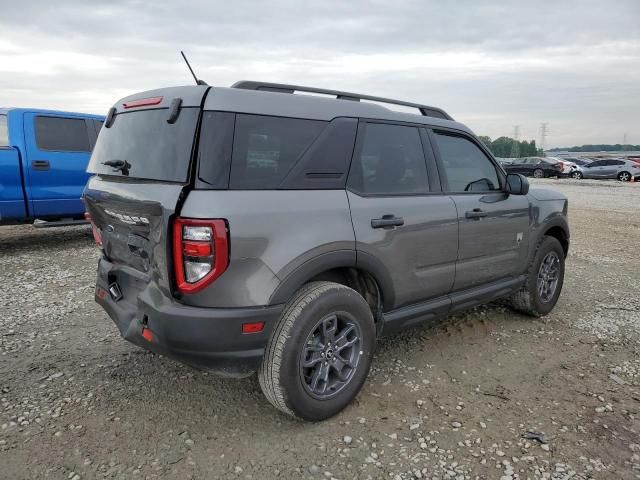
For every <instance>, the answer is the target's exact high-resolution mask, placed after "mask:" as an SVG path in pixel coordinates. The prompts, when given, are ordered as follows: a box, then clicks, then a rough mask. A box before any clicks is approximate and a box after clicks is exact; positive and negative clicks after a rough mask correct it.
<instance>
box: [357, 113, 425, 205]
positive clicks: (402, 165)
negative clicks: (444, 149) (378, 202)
mask: <svg viewBox="0 0 640 480" xmlns="http://www.w3.org/2000/svg"><path fill="white" fill-rule="evenodd" d="M360 150H361V151H360V153H359V155H358V156H357V157H356V158H354V159H353V164H352V166H351V175H350V176H349V186H350V187H351V188H352V189H353V190H355V191H357V192H360V193H365V194H388V195H402V194H414V193H424V192H427V191H428V190H429V187H428V185H429V183H428V179H427V165H426V163H425V160H424V152H423V150H422V142H421V141H420V133H419V131H418V129H417V128H414V127H404V126H400V125H385V124H381V123H368V124H366V126H365V129H364V138H363V140H362V148H361V149H360Z"/></svg>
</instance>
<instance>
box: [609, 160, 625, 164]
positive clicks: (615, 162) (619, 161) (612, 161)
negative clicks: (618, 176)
mask: <svg viewBox="0 0 640 480" xmlns="http://www.w3.org/2000/svg"><path fill="white" fill-rule="evenodd" d="M611 165H624V162H623V161H622V160H611Z"/></svg>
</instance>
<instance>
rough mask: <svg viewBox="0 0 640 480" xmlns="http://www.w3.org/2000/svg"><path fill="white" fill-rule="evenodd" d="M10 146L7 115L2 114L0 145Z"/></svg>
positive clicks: (0, 116)
mask: <svg viewBox="0 0 640 480" xmlns="http://www.w3.org/2000/svg"><path fill="white" fill-rule="evenodd" d="M8 146H9V127H8V125H7V116H6V115H0V147H8Z"/></svg>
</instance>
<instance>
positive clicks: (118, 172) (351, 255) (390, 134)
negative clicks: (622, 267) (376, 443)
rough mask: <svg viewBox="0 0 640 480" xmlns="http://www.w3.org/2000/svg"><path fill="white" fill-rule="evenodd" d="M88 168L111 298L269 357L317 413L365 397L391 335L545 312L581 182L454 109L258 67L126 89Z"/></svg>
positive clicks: (228, 369) (100, 277) (151, 332)
mask: <svg viewBox="0 0 640 480" xmlns="http://www.w3.org/2000/svg"><path fill="white" fill-rule="evenodd" d="M309 93H312V94H313V95H309ZM382 104H388V105H393V104H395V105H401V106H403V107H410V108H415V110H416V114H411V113H399V112H396V111H392V110H391V109H388V108H386V107H385V106H383V105H382ZM89 171H90V173H92V174H93V176H92V177H91V179H90V180H89V183H88V184H87V187H86V190H85V195H84V198H85V202H86V207H87V216H88V217H89V218H90V219H91V220H92V226H93V231H94V236H95V239H96V242H97V243H98V245H99V246H100V248H101V249H102V255H101V258H100V261H99V264H98V272H97V285H96V290H95V298H96V301H97V302H98V303H99V304H100V305H102V307H103V308H104V309H105V310H106V312H107V313H108V314H109V316H110V317H111V318H112V319H113V321H114V322H115V323H116V325H117V326H118V329H119V330H120V333H121V334H122V336H123V337H124V338H125V339H127V340H129V341H130V342H132V343H134V344H136V345H139V346H141V347H143V348H146V349H148V350H151V351H153V352H157V353H159V354H163V355H167V356H170V357H173V358H175V359H177V360H180V361H182V362H185V363H187V364H190V365H193V366H195V367H199V368H204V369H209V370H212V371H215V372H218V373H220V374H223V375H229V376H244V375H250V374H251V373H253V372H255V371H257V372H258V379H259V382H260V385H261V387H262V390H263V391H264V393H265V395H266V397H267V398H268V400H269V401H270V402H271V403H272V404H273V405H274V406H275V407H276V408H278V409H280V410H281V411H283V412H285V413H287V414H289V415H292V416H295V417H298V418H301V419H305V420H312V421H313V420H321V419H325V418H328V417H330V416H332V415H335V414H336V413H337V412H339V411H341V410H342V409H343V408H344V407H345V406H346V405H348V404H349V402H350V401H351V400H352V399H353V398H354V397H355V396H356V394H357V393H358V391H359V390H360V388H361V387H362V385H363V383H364V381H365V378H366V376H367V374H368V371H369V366H370V364H371V360H372V357H373V353H374V348H375V345H376V339H377V338H378V336H379V335H381V334H383V333H390V332H394V331H397V330H399V329H402V328H407V327H411V326H414V325H417V324H419V323H421V322H425V321H433V320H435V319H440V318H443V317H445V316H447V315H449V314H451V313H453V312H457V311H459V310H461V309H466V308H469V307H473V306H476V305H479V304H483V303H486V302H489V301H492V300H494V299H497V298H501V297H510V298H511V302H512V304H513V306H514V307H515V309H516V310H518V311H520V312H524V313H525V314H528V315H532V316H540V315H545V314H547V313H549V312H550V311H551V309H552V308H553V307H554V305H555V304H556V302H557V300H558V296H559V295H560V291H561V288H562V283H563V277H564V261H565V257H566V255H567V250H568V247H569V228H568V224H567V199H566V198H565V197H564V196H563V195H561V194H559V193H556V192H553V191H548V190H538V189H535V190H534V189H532V190H531V191H529V184H528V181H527V179H526V178H524V177H523V176H521V175H518V174H511V175H507V174H506V173H505V172H504V170H503V169H502V168H501V167H500V166H499V164H498V163H497V162H496V160H495V159H494V158H493V156H492V155H491V153H490V152H489V151H488V150H487V149H486V148H485V147H484V146H483V144H482V143H481V142H480V141H478V139H477V138H476V137H475V136H474V135H473V134H472V133H471V131H470V130H469V129H468V128H467V127H465V126H464V125H462V124H460V123H457V122H455V121H453V120H452V118H451V117H450V116H449V115H448V114H447V113H446V112H444V111H443V110H441V109H439V108H434V107H429V106H425V105H419V104H414V103H409V102H402V101H397V100H390V99H384V98H377V97H371V96H365V95H359V94H353V93H346V92H337V91H331V90H321V89H317V88H307V87H299V86H294V85H281V84H268V83H259V82H248V81H244V82H239V83H236V84H235V85H233V87H231V88H217V87H209V86H206V85H198V86H187V87H176V88H164V89H160V90H154V91H149V92H144V93H140V94H136V95H133V96H130V97H127V98H124V99H122V100H120V101H118V102H117V103H116V105H115V106H114V107H113V108H112V109H111V110H110V111H109V114H108V116H107V118H106V121H105V124H104V128H103V129H102V131H101V132H100V135H99V138H98V140H97V144H96V146H95V150H94V152H93V155H92V157H91V162H90V165H89Z"/></svg>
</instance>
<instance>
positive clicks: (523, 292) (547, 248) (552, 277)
mask: <svg viewBox="0 0 640 480" xmlns="http://www.w3.org/2000/svg"><path fill="white" fill-rule="evenodd" d="M563 282H564V250H563V249H562V245H560V242H559V241H558V239H557V238H554V237H550V236H544V237H542V240H541V241H540V243H539V244H538V248H537V250H536V254H535V256H534V258H533V261H532V262H531V264H530V265H529V269H528V271H527V279H526V281H525V284H524V285H523V287H522V288H521V289H520V290H519V291H518V292H516V293H515V294H514V295H513V296H512V297H511V305H512V306H513V308H514V309H515V310H517V311H519V312H522V313H525V314H527V315H531V316H532V317H541V316H543V315H546V314H547V313H549V312H550V311H551V310H553V307H554V306H555V305H556V303H557V301H558V297H560V292H561V291H562V284H563Z"/></svg>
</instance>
